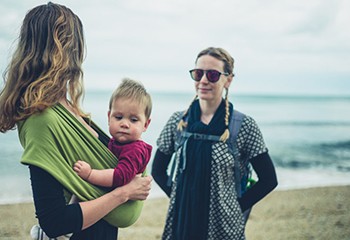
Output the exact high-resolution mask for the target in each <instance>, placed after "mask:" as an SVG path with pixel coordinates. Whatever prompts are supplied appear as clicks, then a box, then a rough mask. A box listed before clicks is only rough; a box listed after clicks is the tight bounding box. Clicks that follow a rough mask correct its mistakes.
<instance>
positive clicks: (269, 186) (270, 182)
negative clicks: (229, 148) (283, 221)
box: [238, 152, 277, 212]
mask: <svg viewBox="0 0 350 240" xmlns="http://www.w3.org/2000/svg"><path fill="white" fill-rule="evenodd" d="M250 163H251V164H252V166H253V169H254V171H255V172H256V174H257V176H258V179H259V180H258V182H256V184H254V185H253V187H252V188H251V189H249V190H248V191H247V192H246V193H245V194H243V196H242V197H241V198H240V199H238V201H239V204H240V206H241V209H242V211H243V212H244V211H245V210H247V209H249V208H251V207H252V206H253V205H254V204H255V203H257V202H258V201H260V200H261V199H262V198H264V197H265V196H266V195H267V194H268V193H270V192H271V191H272V190H273V189H274V188H275V187H276V186H277V177H276V171H275V167H274V165H273V162H272V160H271V158H270V156H269V154H268V153H267V152H265V153H262V154H259V155H258V156H256V157H254V158H252V159H251V160H250Z"/></svg>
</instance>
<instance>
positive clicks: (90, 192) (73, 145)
mask: <svg viewBox="0 0 350 240" xmlns="http://www.w3.org/2000/svg"><path fill="white" fill-rule="evenodd" d="M92 124H93V123H92ZM93 125H94V124H93ZM94 129H95V130H96V131H97V132H98V134H99V135H100V136H101V134H103V135H105V136H107V135H106V134H105V133H104V132H103V131H102V130H101V129H100V128H98V127H97V125H94ZM18 134H19V139H20V142H21V144H22V147H23V149H24V152H23V155H22V158H21V163H22V164H30V165H34V166H37V167H40V168H42V169H43V170H45V171H47V172H48V173H50V174H51V175H52V176H53V177H54V178H55V179H57V180H58V181H59V182H60V183H61V184H62V185H63V186H64V187H65V189H66V191H67V192H68V193H69V195H71V194H75V195H76V196H77V197H78V198H79V199H80V200H81V201H89V200H92V199H96V198H98V197H100V196H102V195H103V194H105V193H107V192H108V191H110V190H111V189H106V188H102V187H98V186H95V185H92V184H90V183H88V182H86V181H84V180H83V179H81V178H80V177H79V176H78V175H77V174H76V173H75V172H74V170H73V165H74V163H75V162H76V161H77V160H79V159H80V160H84V161H86V162H88V163H89V164H90V165H91V167H92V168H94V169H106V168H114V167H115V166H116V164H117V163H118V159H117V158H116V157H115V156H114V155H113V154H112V153H111V152H110V151H109V150H108V148H107V147H106V146H105V145H104V144H103V143H102V142H101V141H100V140H98V139H97V138H96V137H95V136H93V135H92V134H91V132H90V131H89V130H87V129H86V127H85V126H83V124H82V123H81V122H80V121H79V120H78V119H76V118H75V117H74V116H73V115H72V114H71V113H70V112H69V111H68V110H67V109H66V108H64V107H63V106H62V105H61V104H57V105H55V106H54V107H51V108H48V109H46V110H45V111H44V112H42V113H40V114H35V115H32V116H31V117H29V118H28V119H27V120H25V121H23V122H20V123H19V124H18ZM142 207H143V201H128V202H126V203H124V204H122V205H120V206H119V207H117V208H115V209H114V210H113V211H111V212H110V213H109V214H107V215H106V216H105V217H104V219H105V220H106V221H107V222H108V223H109V224H111V225H113V226H115V227H128V226H130V225H132V224H133V223H135V222H136V220H137V219H138V218H139V216H140V213H141V210H142Z"/></svg>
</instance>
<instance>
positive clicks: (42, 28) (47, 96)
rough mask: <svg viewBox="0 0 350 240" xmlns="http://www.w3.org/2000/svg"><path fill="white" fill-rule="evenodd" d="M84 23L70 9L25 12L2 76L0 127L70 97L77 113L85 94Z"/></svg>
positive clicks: (10, 125) (55, 6) (9, 126)
mask: <svg viewBox="0 0 350 240" xmlns="http://www.w3.org/2000/svg"><path fill="white" fill-rule="evenodd" d="M84 46H85V44H84V34H83V25H82V23H81V21H80V19H79V17H78V16H77V15H75V14H74V13H73V12H72V11H71V10H70V9H69V8H67V7H65V6H62V5H58V4H54V3H51V2H49V3H47V4H45V5H40V6H38V7H35V8H33V9H32V10H30V11H29V12H28V13H27V14H26V16H25V18H24V20H23V23H22V27H21V30H20V35H19V39H18V45H17V48H16V50H15V52H14V54H13V56H12V60H11V62H10V64H9V65H8V67H7V69H6V71H5V73H4V75H3V77H4V83H5V84H4V88H3V89H2V91H1V93H0V131H1V132H6V131H7V130H10V129H14V128H15V125H16V123H17V122H18V121H21V120H25V119H26V118H28V117H29V116H31V115H33V114H34V113H37V112H42V111H44V110H45V109H46V108H48V107H50V106H53V105H54V104H56V103H57V102H58V101H59V100H60V99H61V98H63V97H67V94H68V96H69V97H70V104H71V106H72V107H73V108H74V109H75V110H76V111H77V113H78V114H80V115H84V114H83V112H82V111H81V109H80V104H79V102H80V100H81V98H82V97H83V96H84V88H83V79H82V78H83V71H82V67H81V66H82V63H83V60H84Z"/></svg>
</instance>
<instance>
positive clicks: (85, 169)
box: [73, 160, 92, 180]
mask: <svg viewBox="0 0 350 240" xmlns="http://www.w3.org/2000/svg"><path fill="white" fill-rule="evenodd" d="M73 169H74V171H75V172H76V173H77V174H78V175H79V176H80V177H81V178H82V179H84V180H88V179H89V176H90V174H91V171H92V169H91V167H90V165H89V164H88V163H87V162H84V161H81V160H78V161H77V162H76V163H74V167H73Z"/></svg>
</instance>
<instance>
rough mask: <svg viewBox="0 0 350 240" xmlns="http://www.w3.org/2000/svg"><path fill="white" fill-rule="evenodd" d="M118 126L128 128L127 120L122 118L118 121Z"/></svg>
mask: <svg viewBox="0 0 350 240" xmlns="http://www.w3.org/2000/svg"><path fill="white" fill-rule="evenodd" d="M120 126H121V127H122V128H129V122H128V120H126V119H122V120H121V121H120Z"/></svg>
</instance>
